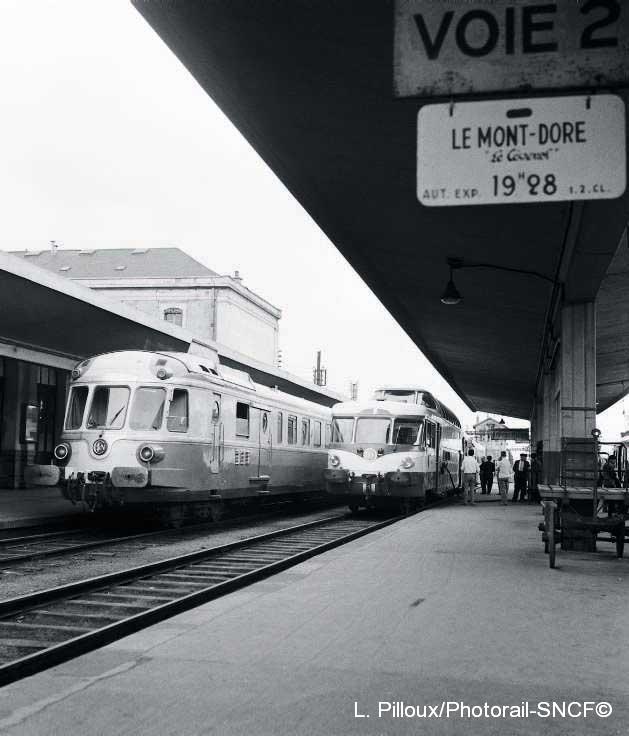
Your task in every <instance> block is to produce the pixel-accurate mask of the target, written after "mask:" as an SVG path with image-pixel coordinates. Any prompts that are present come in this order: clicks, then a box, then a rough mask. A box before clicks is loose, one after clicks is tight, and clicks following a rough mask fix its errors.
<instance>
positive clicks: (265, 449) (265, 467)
mask: <svg viewBox="0 0 629 736" xmlns="http://www.w3.org/2000/svg"><path fill="white" fill-rule="evenodd" d="M251 408H252V409H253V411H252V413H251V414H252V420H253V426H252V427H251V439H254V438H255V439H257V443H258V452H257V455H258V463H257V470H258V473H257V475H258V478H263V477H265V476H266V477H270V475H271V464H272V455H273V439H272V434H271V410H270V409H268V408H266V407H261V406H252V407H251Z"/></svg>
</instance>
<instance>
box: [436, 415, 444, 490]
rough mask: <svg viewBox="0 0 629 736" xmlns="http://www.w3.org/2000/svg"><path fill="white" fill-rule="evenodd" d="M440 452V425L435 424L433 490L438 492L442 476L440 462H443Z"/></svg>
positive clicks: (441, 483) (442, 483)
mask: <svg viewBox="0 0 629 736" xmlns="http://www.w3.org/2000/svg"><path fill="white" fill-rule="evenodd" d="M442 454H443V453H442V451H441V425H440V424H435V486H434V487H435V490H437V491H440V490H441V488H442V486H443V485H444V482H443V474H442V473H441V472H440V470H441V462H442V460H443V458H442V457H441V456H442Z"/></svg>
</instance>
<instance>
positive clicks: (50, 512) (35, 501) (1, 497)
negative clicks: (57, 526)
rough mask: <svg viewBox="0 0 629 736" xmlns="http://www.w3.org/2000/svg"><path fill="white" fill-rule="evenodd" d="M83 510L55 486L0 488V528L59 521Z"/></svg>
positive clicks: (71, 517)
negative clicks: (64, 496)
mask: <svg viewBox="0 0 629 736" xmlns="http://www.w3.org/2000/svg"><path fill="white" fill-rule="evenodd" d="M84 513H85V511H84V509H83V507H82V505H80V504H77V505H76V506H73V505H72V504H71V503H70V502H69V501H67V500H66V499H65V498H63V497H62V496H61V491H60V490H59V489H58V488H50V487H44V486H42V487H41V488H20V489H13V488H11V489H8V488H0V529H17V528H20V527H29V526H40V525H43V524H51V523H63V522H67V521H72V520H73V518H74V517H77V516H80V515H81V514H84Z"/></svg>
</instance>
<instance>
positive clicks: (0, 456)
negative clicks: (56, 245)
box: [0, 248, 342, 489]
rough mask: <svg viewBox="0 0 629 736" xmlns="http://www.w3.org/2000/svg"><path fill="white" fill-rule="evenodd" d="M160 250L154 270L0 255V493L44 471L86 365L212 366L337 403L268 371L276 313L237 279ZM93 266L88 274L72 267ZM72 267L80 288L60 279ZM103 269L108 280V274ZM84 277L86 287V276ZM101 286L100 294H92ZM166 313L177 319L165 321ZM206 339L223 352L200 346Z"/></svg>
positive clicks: (140, 259)
mask: <svg viewBox="0 0 629 736" xmlns="http://www.w3.org/2000/svg"><path fill="white" fill-rule="evenodd" d="M160 250H161V249H158V250H157V251H153V252H154V253H157V255H158V257H157V258H156V261H157V264H158V265H157V266H155V267H151V266H150V263H151V260H152V259H151V251H146V252H143V253H138V254H133V252H132V251H129V250H125V251H122V252H121V251H114V252H112V251H107V252H105V251H94V252H93V253H91V254H89V255H88V254H84V255H80V253H81V252H80V251H73V252H71V254H70V255H67V256H66V255H64V253H65V252H64V251H58V252H57V253H51V252H46V254H45V255H44V253H39V254H38V255H34V254H33V255H27V256H25V254H24V252H21V253H19V254H17V255H13V254H9V253H3V252H1V251H0V313H1V314H2V322H1V327H0V489H2V488H20V487H23V486H24V468H25V466H26V465H27V464H31V463H33V462H37V463H48V462H50V460H51V457H52V450H53V448H54V445H55V443H56V441H57V439H58V437H59V434H60V432H61V429H62V425H63V415H64V408H65V398H66V393H67V386H68V380H69V375H70V371H71V370H72V368H73V367H74V365H76V363H77V362H79V361H80V360H83V359H84V358H86V357H88V356H90V355H96V354H99V353H105V352H110V351H115V350H156V351H176V352H192V353H195V354H198V355H211V356H213V357H216V356H218V358H219V359H220V361H221V362H222V363H224V364H225V365H229V366H231V367H234V368H238V369H240V370H244V371H246V372H247V373H249V375H250V376H251V377H252V379H253V380H254V381H256V382H258V383H261V384H264V385H266V386H270V387H277V388H278V389H280V390H283V391H288V392H290V393H292V394H294V395H295V396H300V397H302V398H305V399H308V400H310V401H315V402H317V403H320V404H323V405H325V406H332V404H334V403H336V402H337V401H340V400H341V399H342V397H341V396H340V395H339V394H337V393H335V392H333V391H330V390H328V389H327V388H324V387H319V386H315V385H313V384H310V383H308V382H306V381H304V380H302V379H300V378H298V377H296V376H293V375H291V374H290V373H288V372H287V371H284V370H281V369H279V368H277V367H276V366H274V365H273V364H272V363H273V358H274V356H275V351H276V344H277V343H276V340H277V323H278V320H279V317H280V312H279V310H277V309H275V307H273V306H272V305H270V304H268V302H265V300H263V299H262V298H260V297H258V296H257V295H255V294H253V292H250V291H249V290H248V289H246V288H245V287H243V286H242V284H241V283H240V281H239V280H238V278H237V277H224V276H218V275H216V274H213V272H211V271H210V270H209V269H204V267H203V266H201V265H200V264H198V263H197V262H196V261H194V259H192V258H189V257H188V256H186V255H185V254H184V253H182V251H179V250H178V249H175V248H173V249H165V250H166V251H169V252H167V253H163V252H162V253H160ZM101 254H104V255H101ZM91 258H93V259H94V260H93V261H89V259H91ZM54 259H58V260H54ZM65 259H67V260H65ZM98 259H101V264H100V266H97V267H95V266H90V267H89V269H88V268H87V267H85V266H82V265H81V266H80V265H79V264H83V263H87V262H89V263H92V264H95V263H97V260H98ZM133 259H137V260H133ZM104 263H109V264H111V263H115V264H116V265H118V266H126V268H125V269H120V272H122V273H124V272H125V271H128V272H129V275H128V276H127V277H125V278H124V279H123V280H120V281H116V279H115V275H111V274H110V273H109V272H108V271H106V270H104V268H102V266H103V265H104ZM176 263H177V264H179V265H180V271H179V275H175V271H174V264H176ZM43 264H48V265H47V267H42V266H43ZM132 264H142V265H138V266H135V265H132ZM186 264H187V266H186ZM169 265H170V277H167V275H166V274H167V273H168V271H167V270H166V269H167V268H168V266H169ZM184 266H186V267H187V269H188V270H185V268H184ZM64 267H69V268H66V269H65V270H61V269H62V268H64ZM73 268H74V269H75V270H74V276H79V278H69V277H68V274H69V273H71V271H72V269H73ZM80 269H85V271H82V270H80ZM99 269H100V275H101V277H102V278H98V277H97V276H98V273H99ZM142 269H144V274H142ZM112 270H113V271H114V273H118V271H116V267H115V266H114V267H113V269H112ZM88 271H89V273H91V274H92V276H93V278H90V277H89V276H87V275H85V274H86V273H87V272H88ZM203 271H205V272H206V273H203ZM81 274H83V276H82V277H80V275H81ZM140 282H142V283H140ZM87 283H89V284H90V288H88V287H87V286H86V284H87ZM102 283H105V284H106V286H104V287H103V288H100V285H102ZM136 283H137V284H138V285H137V287H136ZM93 284H95V285H93ZM114 295H115V296H114ZM112 296H114V298H112ZM138 305H141V306H140V307H139V308H138ZM175 309H178V310H180V313H178V312H172V311H169V310H175ZM173 314H175V315H176V316H181V320H179V319H173V318H172V315H173ZM217 315H218V317H219V319H217V317H216V316H217ZM219 320H220V324H219V323H218V322H219ZM213 334H216V335H217V336H218V337H222V339H226V340H228V341H229V344H223V343H221V342H220V341H215V340H213V339H211V337H208V335H209V336H211V335H213ZM265 341H266V342H265ZM267 343H268V344H267ZM232 346H235V347H232ZM245 351H247V353H246V352H245ZM250 353H254V354H255V355H254V356H253V357H252V355H251V354H250ZM265 358H268V361H267V360H265Z"/></svg>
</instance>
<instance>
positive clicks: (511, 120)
mask: <svg viewBox="0 0 629 736" xmlns="http://www.w3.org/2000/svg"><path fill="white" fill-rule="evenodd" d="M625 186H626V152H625V105H624V102H623V100H622V99H621V98H620V97H618V96H616V95H594V96H592V97H587V96H585V95H583V96H578V97H556V98H536V99H524V100H491V101H487V102H463V103H456V104H450V103H448V104H443V105H425V106H424V107H422V108H421V109H420V111H419V114H418V122H417V199H418V200H419V202H421V203H422V204H424V205H427V206H430V207H439V206H442V207H443V206H454V205H465V204H467V205H476V204H503V203H509V202H545V201H561V200H577V199H612V198H615V197H620V196H621V195H622V194H623V193H624V191H625Z"/></svg>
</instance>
